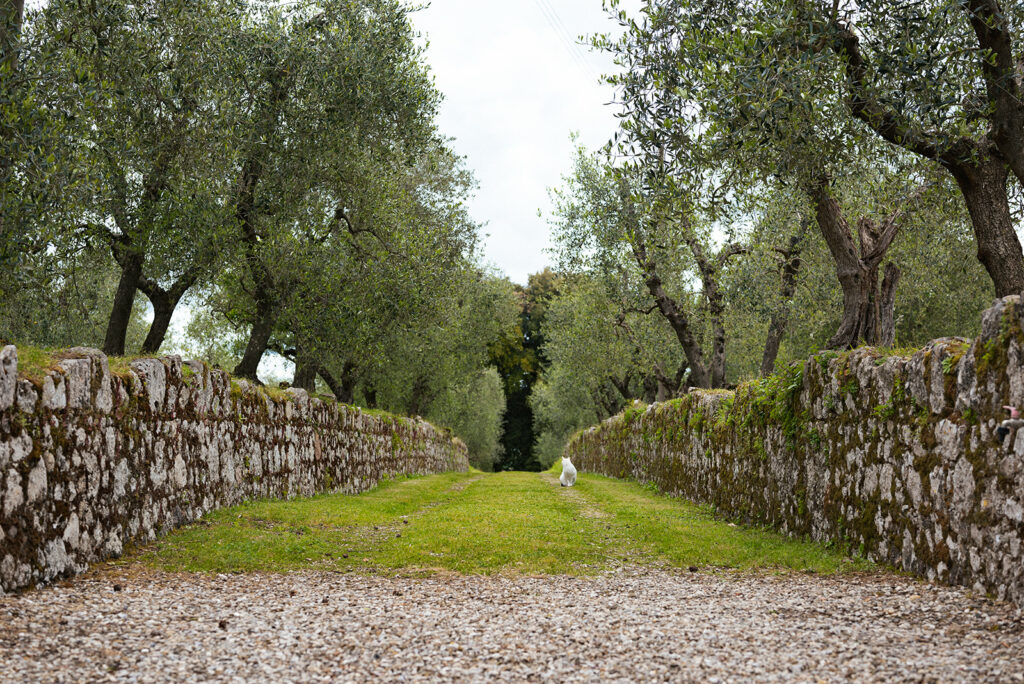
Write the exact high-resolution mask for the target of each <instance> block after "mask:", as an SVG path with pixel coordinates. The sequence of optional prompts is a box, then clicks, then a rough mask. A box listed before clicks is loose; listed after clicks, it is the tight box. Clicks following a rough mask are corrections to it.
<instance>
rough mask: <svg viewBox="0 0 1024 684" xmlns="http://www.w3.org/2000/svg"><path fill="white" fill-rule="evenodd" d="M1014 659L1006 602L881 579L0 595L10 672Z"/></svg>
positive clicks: (105, 576) (130, 574)
mask: <svg viewBox="0 0 1024 684" xmlns="http://www.w3.org/2000/svg"><path fill="white" fill-rule="evenodd" d="M115 580H116V581H117V583H118V584H119V585H121V591H120V592H116V593H115V590H114V589H115V587H114V581H115ZM1022 659H1024V616H1022V612H1021V610H1020V609H1017V608H1015V607H1013V606H1011V605H1010V604H1006V603H1000V602H995V601H991V600H989V599H985V598H978V597H974V596H972V595H971V594H970V593H968V592H966V591H965V590H962V589H955V588H947V587H940V586H935V585H929V584H925V583H922V582H918V581H915V580H910V579H905V578H901V577H895V576H892V575H885V574H870V575H856V576H849V575H846V576H840V577H822V576H816V575H804V574H799V573H786V574H781V575H770V574H751V573H731V572H726V571H721V572H704V571H702V572H698V573H690V572H686V571H681V572H677V571H666V570H661V569H636V568H627V569H623V570H620V571H619V572H615V573H609V574H605V575H600V576H597V577H591V578H581V577H524V576H495V577H480V576H462V575H438V576H432V577H427V578H409V577H397V578H389V577H380V576H359V575H350V574H333V573H317V572H299V573H292V574H282V575H274V574H269V575H266V574H252V575H188V574H163V573H159V572H156V571H151V570H145V569H140V568H138V567H131V566H130V567H128V568H126V569H114V570H102V571H100V572H99V573H98V574H97V573H93V574H90V575H87V576H85V577H82V578H79V579H76V580H73V581H70V582H67V583H64V584H62V585H60V586H56V587H50V588H47V589H42V590H39V591H32V592H27V593H24V594H21V595H18V596H6V597H0V673H3V679H7V680H10V681H54V682H77V681H90V682H95V681H113V682H161V681H217V682H221V681H223V682H240V681H255V680H263V681H282V682H327V681H398V680H401V681H451V680H459V681H480V682H482V681H493V680H498V679H500V680H508V681H542V680H543V681H548V680H552V681H601V682H606V681H612V682H616V681H622V682H626V681H707V682H714V681H718V682H734V681H735V682H741V681H750V680H752V679H753V680H757V681H769V682H770V681H787V682H791V681H797V682H805V681H806V682H819V681H839V680H858V681H944V682H955V681H962V682H980V681H993V682H995V681H1001V682H1013V681H1024V672H1022V668H1021V662H1022Z"/></svg>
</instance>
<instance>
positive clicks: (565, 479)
mask: <svg viewBox="0 0 1024 684" xmlns="http://www.w3.org/2000/svg"><path fill="white" fill-rule="evenodd" d="M558 481H559V482H561V483H562V486H563V487H572V486H573V485H574V484H576V467H575V466H574V465H573V464H572V461H570V460H569V457H568V456H563V457H562V475H561V477H559V478H558Z"/></svg>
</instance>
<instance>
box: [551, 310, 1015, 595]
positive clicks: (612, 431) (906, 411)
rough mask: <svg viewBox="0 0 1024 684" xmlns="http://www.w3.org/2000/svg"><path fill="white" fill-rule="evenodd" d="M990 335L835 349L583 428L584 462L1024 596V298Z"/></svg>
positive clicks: (990, 321)
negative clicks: (1007, 421) (1004, 425)
mask: <svg viewBox="0 0 1024 684" xmlns="http://www.w3.org/2000/svg"><path fill="white" fill-rule="evenodd" d="M982 322H983V324H982V334H981V336H980V337H979V338H978V339H976V340H974V341H970V340H964V339H955V338H947V339H941V340H935V341H933V342H932V343H930V344H929V345H928V346H927V347H925V348H924V349H922V350H920V351H918V352H916V353H914V354H912V355H910V356H900V355H891V354H887V353H886V352H885V351H883V350H875V349H867V348H862V349H857V350H854V351H851V352H847V353H843V354H837V353H823V354H819V355H817V356H814V357H812V358H811V359H809V360H808V361H807V362H806V363H801V364H794V365H793V366H791V367H790V368H787V369H785V370H783V371H782V372H780V373H779V374H777V375H775V376H773V377H770V378H767V379H764V380H761V381H756V382H752V383H748V384H745V385H742V386H740V387H739V388H738V389H737V390H736V391H735V392H725V391H722V392H693V393H692V394H690V395H689V396H686V397H685V398H682V399H678V400H674V401H670V402H666V403H661V404H655V405H651V406H639V405H638V406H634V407H632V408H630V409H628V410H626V411H625V412H624V413H623V414H620V415H618V416H615V417H613V418H610V419H609V420H606V421H605V422H604V423H602V424H601V425H599V426H596V427H592V428H589V429H587V430H585V431H583V432H581V433H579V434H577V435H576V436H575V437H574V438H573V439H572V440H571V442H570V443H569V445H568V446H567V447H566V453H567V454H568V455H570V456H572V458H573V462H574V463H575V464H576V465H577V467H578V468H579V469H580V470H581V472H586V471H591V472H598V473H604V474H606V475H611V476H614V477H621V478H632V479H635V480H639V481H641V482H644V483H653V484H654V485H656V486H657V487H658V488H659V489H661V490H662V491H664V492H667V493H670V494H673V495H677V496H681V497H685V498H688V499H692V500H695V501H698V502H704V503H709V504H712V505H714V507H715V508H716V509H717V511H719V512H720V513H721V514H722V515H725V516H727V517H731V518H734V519H737V520H742V521H745V522H749V523H753V524H760V525H769V526H773V527H776V528H778V529H780V530H782V531H784V532H787V533H790V534H793V535H801V536H809V537H811V538H813V539H816V540H818V541H821V542H833V543H836V544H840V545H844V546H845V547H846V548H848V549H849V550H850V552H851V553H857V554H860V555H862V556H865V557H867V558H870V559H873V560H877V561H881V562H884V563H888V564H893V565H895V566H897V567H900V568H903V569H905V570H907V571H909V572H913V573H916V574H918V575H921V576H924V577H927V578H929V579H934V580H939V581H942V582H947V583H952V584H962V585H967V586H969V587H973V588H975V589H977V590H979V591H985V592H989V593H992V594H994V595H996V596H998V597H1000V598H1004V599H1009V600H1012V601H1014V602H1016V603H1017V604H1018V605H1024V555H1022V549H1021V546H1022V543H1024V522H1022V517H1024V431H1020V432H1017V431H1016V430H1011V432H1010V433H1009V435H1008V436H1006V438H1005V439H1004V440H1003V441H1002V442H1000V441H999V440H998V438H997V435H996V428H997V427H998V426H999V423H1000V422H1001V421H1002V420H1003V419H1004V418H1006V417H1007V414H1006V412H1005V411H1004V410H1003V409H1002V407H1003V406H1004V405H1013V406H1017V407H1024V332H1022V330H1024V303H1022V301H1021V299H1020V297H1017V296H1012V297H1007V298H1005V299H1003V300H1000V301H997V302H996V304H995V305H994V306H993V308H991V309H989V310H988V311H986V312H985V313H984V315H983V318H982Z"/></svg>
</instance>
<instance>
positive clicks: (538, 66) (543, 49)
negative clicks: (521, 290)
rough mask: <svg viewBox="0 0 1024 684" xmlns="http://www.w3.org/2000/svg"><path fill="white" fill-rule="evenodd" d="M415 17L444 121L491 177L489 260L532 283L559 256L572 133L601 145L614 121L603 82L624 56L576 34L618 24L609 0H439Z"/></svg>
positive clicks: (486, 213) (483, 215)
mask: <svg viewBox="0 0 1024 684" xmlns="http://www.w3.org/2000/svg"><path fill="white" fill-rule="evenodd" d="M638 4H639V3H638V1H637V0H624V2H623V7H624V8H626V9H629V10H632V9H633V8H635V7H636V6H637V5H638ZM413 23H414V24H415V26H416V28H417V29H418V30H419V31H421V32H422V33H423V34H425V38H426V39H427V40H428V41H429V48H428V51H427V61H428V62H429V63H430V65H431V68H432V69H433V72H434V76H435V78H436V80H437V86H438V88H439V89H440V90H441V92H442V93H444V96H445V101H444V103H443V104H442V106H441V115H440V120H439V124H440V128H441V131H442V133H444V134H445V135H447V136H450V137H452V138H454V139H455V140H454V143H453V145H454V148H455V150H456V151H457V152H458V153H459V154H462V155H464V156H466V158H467V159H466V161H467V165H468V167H469V168H470V169H472V170H473V171H474V172H475V174H476V177H477V180H478V181H479V184H480V188H479V190H478V191H477V195H476V198H475V199H474V200H473V202H472V205H471V212H472V215H473V217H474V218H475V219H476V220H477V221H479V222H481V223H485V224H486V225H485V227H484V229H483V232H484V233H485V234H486V235H487V237H486V238H485V245H484V255H485V258H486V260H487V261H488V262H489V263H493V264H494V265H496V266H497V267H498V268H500V269H501V270H502V271H504V272H505V273H506V274H507V275H508V276H509V277H510V278H511V279H512V280H514V281H516V282H519V283H524V284H525V282H526V277H527V275H529V274H530V273H533V272H536V271H539V270H541V269H543V268H544V266H545V265H548V264H550V263H551V258H550V257H549V255H547V254H546V253H545V251H544V250H545V248H547V247H549V246H550V245H549V240H548V233H549V230H548V225H547V216H548V213H549V212H548V210H549V204H550V203H549V201H548V192H547V190H548V188H550V187H554V186H557V185H559V184H560V179H561V177H562V175H563V174H565V173H566V172H567V171H568V170H569V168H570V164H571V162H572V150H573V145H572V142H571V141H570V134H571V133H572V132H574V131H575V132H578V133H579V134H580V139H581V142H582V143H583V144H585V145H587V146H588V147H591V148H595V147H599V146H601V145H603V144H604V143H605V142H607V141H608V139H609V138H610V137H611V135H612V134H613V132H614V131H615V127H616V120H615V117H614V115H613V108H612V107H610V106H608V104H607V103H608V102H610V101H611V99H612V96H613V92H612V89H611V88H610V87H608V86H607V85H602V84H601V83H600V75H601V74H602V73H608V72H610V71H611V70H612V68H613V66H614V65H612V63H611V61H610V60H609V59H608V58H607V57H605V56H604V55H600V54H596V53H593V52H592V51H590V50H589V49H588V48H587V47H585V46H581V45H578V44H576V43H577V37H578V36H580V35H581V34H591V33H597V32H607V31H615V30H616V26H615V23H614V22H612V21H611V20H610V19H608V17H607V14H606V13H605V12H604V10H603V9H602V7H601V0H513V1H512V2H509V1H508V0H432V2H431V4H430V7H429V8H427V9H425V10H421V11H419V12H417V13H415V14H414V15H413ZM538 210H541V211H542V213H543V217H538V216H537V211H538Z"/></svg>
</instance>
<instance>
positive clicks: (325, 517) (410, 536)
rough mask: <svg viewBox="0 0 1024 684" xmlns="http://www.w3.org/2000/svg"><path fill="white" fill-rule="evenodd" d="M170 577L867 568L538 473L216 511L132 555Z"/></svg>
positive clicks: (684, 509)
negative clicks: (247, 573) (319, 571)
mask: <svg viewBox="0 0 1024 684" xmlns="http://www.w3.org/2000/svg"><path fill="white" fill-rule="evenodd" d="M134 559H137V560H142V561H143V562H146V563H148V564H151V565H154V566H156V567H159V568H162V569H165V570H171V571H180V570H185V571H214V572H245V571H271V572H279V571H287V570H296V569H322V570H334V571H342V572H349V571H353V572H382V573H388V574H409V573H412V574H418V573H422V572H437V571H454V572H461V573H467V574H494V573H502V572H510V573H520V574H549V573H550V574H574V575H586V574H593V573H596V572H600V571H602V570H606V569H610V568H612V567H616V566H621V565H624V564H625V565H647V564H659V565H660V564H669V565H673V566H677V567H687V566H691V565H696V566H698V567H700V568H702V569H704V568H708V567H724V568H736V569H741V570H754V569H792V570H813V571H815V572H820V573H833V572H844V571H853V570H867V569H871V568H872V566H871V565H870V564H868V563H866V562H863V561H852V560H850V559H848V558H846V557H845V556H843V555H842V554H839V553H836V552H834V551H830V550H828V549H825V548H824V547H822V546H820V545H818V544H814V543H810V542H806V541H799V540H792V539H788V538H786V537H783V536H782V535H780V534H778V533H775V532H772V531H768V530H762V529H756V528H747V527H742V526H734V525H730V524H729V523H727V522H723V521H721V520H716V519H715V518H714V517H713V516H712V514H711V513H710V511H708V510H706V509H703V508H701V507H698V506H695V505H693V504H690V503H688V502H685V501H681V500H678V499H672V498H669V497H665V496H662V495H660V494H657V493H655V492H653V491H651V490H649V489H647V488H644V487H642V486H640V485H637V484H635V483H632V482H625V481H620V480H613V479H610V478H605V477H601V476H598V475H591V474H587V473H584V474H582V475H581V476H580V478H579V480H578V483H577V486H576V487H575V488H573V489H571V490H565V489H562V488H560V487H559V486H558V483H557V480H555V479H553V478H551V477H550V476H545V475H538V474H536V473H499V474H483V473H464V474H456V473H450V474H444V475H434V476H430V477H422V478H413V479H402V480H396V481H393V482H388V483H385V484H383V485H381V486H380V487H378V488H376V489H374V490H373V491H371V492H367V493H364V494H360V495H356V496H346V495H325V496H317V497H312V498H309V499H296V500H293V501H263V502H256V503H250V504H246V505H243V506H237V507H235V508H230V509H225V510H222V511H218V512H216V513H213V514H211V515H209V516H207V517H206V518H205V519H204V520H203V521H201V522H200V523H198V524H196V525H191V526H188V527H186V528H183V529H181V530H179V531H177V532H175V533H173V534H171V535H169V536H168V537H167V538H165V539H163V540H162V541H159V542H157V543H155V544H153V545H150V546H149V547H147V548H145V549H143V550H141V552H139V553H138V554H136V556H135V557H134Z"/></svg>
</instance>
